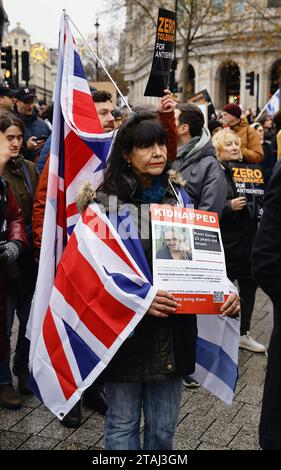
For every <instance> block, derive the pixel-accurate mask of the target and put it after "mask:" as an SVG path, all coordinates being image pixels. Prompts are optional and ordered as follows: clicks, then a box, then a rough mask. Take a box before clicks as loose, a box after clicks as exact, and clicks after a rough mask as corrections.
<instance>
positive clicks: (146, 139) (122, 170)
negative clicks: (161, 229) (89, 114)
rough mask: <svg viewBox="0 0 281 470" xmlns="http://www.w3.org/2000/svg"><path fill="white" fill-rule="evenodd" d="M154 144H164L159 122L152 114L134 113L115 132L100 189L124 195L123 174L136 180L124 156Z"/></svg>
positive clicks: (164, 137)
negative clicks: (136, 149) (134, 149)
mask: <svg viewBox="0 0 281 470" xmlns="http://www.w3.org/2000/svg"><path fill="white" fill-rule="evenodd" d="M155 143H157V144H159V145H164V144H166V135H165V132H164V129H163V127H162V125H161V124H160V122H159V121H157V120H156V119H155V115H154V114H152V113H148V112H137V113H134V114H133V115H132V116H131V117H130V118H129V119H128V120H127V121H126V122H125V123H124V124H122V126H121V127H120V128H119V130H118V132H117V135H116V137H115V140H114V143H113V146H112V150H111V152H110V156H109V158H108V165H107V169H106V172H105V177H104V182H103V184H102V185H101V187H100V189H101V190H102V191H104V192H106V193H108V194H118V195H121V194H124V190H125V188H122V180H123V178H122V177H123V176H124V174H127V175H128V176H131V177H134V178H136V176H135V175H134V173H133V172H132V170H131V168H130V167H129V166H128V163H127V161H126V159H125V156H126V155H129V154H130V153H131V152H132V150H133V148H134V147H136V148H146V147H150V146H151V145H154V144H155Z"/></svg>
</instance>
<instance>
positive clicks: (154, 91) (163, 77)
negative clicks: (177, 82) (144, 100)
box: [144, 8, 176, 97]
mask: <svg viewBox="0 0 281 470" xmlns="http://www.w3.org/2000/svg"><path fill="white" fill-rule="evenodd" d="M175 38H176V15H175V13H174V12H173V11H169V10H164V9H163V8H159V14H158V22H157V30H156V40H155V48H154V55H153V61H152V66H151V71H150V75H149V79H148V83H147V85H146V89H145V92H144V96H159V97H161V96H163V95H164V90H165V89H166V88H168V83H169V76H170V69H171V63H172V60H173V58H174V43H175Z"/></svg>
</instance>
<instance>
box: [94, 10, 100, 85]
mask: <svg viewBox="0 0 281 470" xmlns="http://www.w3.org/2000/svg"><path fill="white" fill-rule="evenodd" d="M99 27H100V24H99V19H98V17H96V22H95V28H96V38H95V39H96V51H97V57H98V56H99ZM96 81H97V82H98V81H99V62H98V60H96Z"/></svg>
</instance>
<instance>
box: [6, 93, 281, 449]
mask: <svg viewBox="0 0 281 470" xmlns="http://www.w3.org/2000/svg"><path fill="white" fill-rule="evenodd" d="M92 97H93V101H94V103H95V106H96V110H97V114H98V117H99V120H100V123H101V126H102V129H103V132H110V131H113V130H116V133H115V134H116V135H115V140H114V143H113V145H112V149H111V152H110V155H109V159H108V164H107V169H106V172H105V177H104V182H103V183H102V185H101V186H100V187H99V188H98V191H97V194H96V201H97V202H98V204H100V205H102V206H104V207H105V206H108V204H107V201H108V197H109V196H110V195H114V196H116V197H117V198H118V200H119V201H120V204H121V205H122V204H125V203H130V204H131V205H132V206H134V207H135V209H136V212H135V214H136V217H141V210H140V208H141V205H142V204H144V203H145V204H148V203H158V204H170V205H176V204H177V203H178V199H177V198H176V196H175V195H176V193H177V191H179V188H180V187H181V188H182V189H181V190H182V191H184V193H185V204H186V205H187V204H192V205H193V206H194V207H195V208H196V209H200V210H204V211H211V212H216V213H217V214H218V216H219V219H220V227H221V235H222V240H223V245H224V251H225V259H226V269H227V275H228V278H229V279H230V280H231V281H233V282H235V281H236V282H237V285H238V288H239V293H240V297H241V337H240V347H241V348H244V349H247V350H249V351H252V352H255V353H265V352H266V348H265V346H264V345H263V344H260V343H259V342H258V341H257V340H256V339H254V338H253V337H252V335H251V334H250V326H251V317H252V313H253V309H254V303H255V294H256V290H257V287H258V285H259V284H260V285H261V286H262V287H263V285H264V284H265V283H266V287H263V288H264V289H265V291H267V292H268V293H269V295H272V299H273V301H274V302H275V305H276V312H277V313H276V315H277V316H278V311H279V310H280V308H279V303H280V301H279V300H280V299H279V297H278V291H277V293H276V294H275V292H273V289H272V286H270V285H267V283H268V281H269V278H270V276H269V278H268V279H266V280H265V281H264V277H263V276H264V275H263V272H260V270H262V269H261V268H260V266H259V263H258V262H257V261H256V260H257V259H258V254H257V253H258V251H257V248H256V251H255V258H254V259H255V269H254V275H253V271H252V247H253V245H254V240H255V238H256V234H257V231H258V223H259V219H258V216H257V214H253V213H252V212H251V211H250V210H249V206H248V201H247V198H246V197H245V196H240V195H239V194H238V191H237V187H236V184H235V180H234V178H233V175H232V170H231V163H233V162H234V163H235V162H244V163H245V164H249V165H251V164H256V165H261V167H262V169H263V172H264V179H265V186H266V187H267V188H268V191H269V193H270V191H271V176H272V173H273V170H274V166H275V163H276V161H277V158H278V157H279V156H281V144H280V145H279V140H281V130H280V129H281V112H279V113H277V114H276V115H275V116H274V118H273V119H272V118H271V117H270V116H268V115H263V116H262V117H261V118H260V120H259V122H253V123H251V124H249V119H248V118H247V117H246V116H243V115H242V111H241V108H240V106H238V105H237V104H235V103H230V104H226V105H225V107H224V108H223V110H222V113H221V116H220V119H216V120H215V119H214V120H211V121H209V123H208V127H207V126H206V125H205V121H204V116H203V114H202V112H201V110H200V109H199V108H198V107H197V106H196V105H195V104H190V103H178V102H176V101H175V100H174V99H173V97H172V95H171V93H170V92H169V91H168V90H165V93H164V96H163V98H161V99H160V100H159V107H158V110H157V111H156V112H149V111H147V108H146V107H138V109H137V110H135V112H133V113H132V115H129V114H128V113H127V112H126V113H125V112H123V110H122V109H119V108H116V107H114V106H113V104H112V97H111V95H110V93H108V92H106V91H93V92H92ZM52 113H53V106H52V104H49V105H47V104H46V103H44V102H42V103H40V105H39V103H38V102H37V100H36V92H35V91H34V90H31V89H29V88H28V87H21V88H19V90H17V91H14V90H10V89H9V87H7V86H6V85H0V267H1V270H0V405H1V406H2V407H4V408H7V409H11V410H13V409H18V408H20V407H21V404H22V395H25V394H30V393H32V392H31V390H30V389H29V387H28V376H29V370H28V356H29V341H28V339H27V338H26V337H25V329H26V324H27V320H28V316H29V311H30V306H31V301H32V296H33V293H34V289H35V284H36V276H37V270H38V262H39V257H40V248H41V239H42V229H43V220H44V211H45V204H46V193H47V184H48V168H49V155H50V145H51V134H52ZM274 127H275V129H276V133H274V130H273V128H274ZM277 167H278V168H279V165H277ZM279 173H280V171H279V172H277V176H275V180H276V178H278V176H279ZM275 180H274V181H275ZM268 199H270V197H268ZM279 202H280V201H279ZM268 206H269V207H270V200H269V201H268V205H267V206H266V208H267V207H268ZM279 206H280V204H279ZM270 215H272V214H270ZM279 225H280V224H279ZM138 226H139V225H138ZM278 228H279V227H277V228H276V232H277V233H278V234H279V232H278ZM262 230H264V231H266V227H264V223H263V224H262ZM261 237H262V235H260V236H258V237H257V239H258V242H256V245H254V246H255V247H257V245H258V243H261V241H260V240H261ZM139 238H140V242H141V244H140V246H142V249H143V252H144V257H145V258H146V261H147V263H148V266H149V268H150V269H151V270H152V259H151V243H152V240H151V239H149V240H142V238H141V234H139ZM279 257H280V252H278V254H277V255H276V257H275V259H274V261H276V260H277V261H278V258H279ZM157 258H162V259H178V260H187V261H190V260H192V250H191V247H190V246H187V244H186V241H184V240H182V236H181V234H179V233H178V232H177V230H176V229H169V230H166V231H165V233H163V247H161V248H160V249H159V250H158V252H157ZM266 269H267V268H266ZM268 269H269V268H268ZM272 269H273V270H274V269H275V268H272ZM277 269H279V267H278V268H276V270H277ZM176 306H177V304H176V301H175V299H174V298H173V296H172V295H171V294H168V293H167V292H165V291H158V292H157V294H156V297H155V299H154V300H153V302H152V304H151V306H150V307H149V309H148V311H147V314H146V315H145V316H144V318H143V320H141V321H140V323H139V325H138V326H137V328H136V330H135V332H134V335H133V336H132V337H130V338H128V339H127V340H125V342H124V344H123V345H122V346H121V348H120V349H119V350H118V352H117V353H116V355H115V356H114V358H113V359H112V361H111V362H110V364H109V366H108V367H107V368H106V370H105V371H104V372H103V373H102V375H101V377H100V379H99V380H98V381H97V383H94V384H93V385H92V386H91V387H89V388H88V389H87V391H86V392H85V393H84V396H83V399H82V401H83V404H84V405H86V406H88V407H90V408H92V409H95V410H98V411H99V412H101V413H102V414H105V416H106V417H105V446H106V449H139V448H140V419H141V411H142V409H143V411H144V416H145V428H144V448H145V449H154V450H155V449H162V450H165V449H166V450H167V449H171V448H172V442H173V435H174V432H175V427H176V423H177V419H178V416H179V409H180V403H181V390H182V384H183V381H184V384H185V385H187V386H192V385H193V386H198V384H197V383H196V382H195V381H194V380H193V379H192V377H191V375H192V373H193V372H194V367H195V344H196V336H197V328H196V316H195V315H177V314H175V309H176ZM222 312H223V313H224V314H225V315H229V316H237V315H238V314H239V313H240V302H239V297H238V295H237V294H236V293H234V292H233V293H231V294H230V296H229V298H228V300H227V301H226V303H225V304H224V305H223V307H222ZM15 314H16V315H17V317H18V320H19V329H18V333H17V345H16V351H15V355H14V358H13V365H12V366H11V349H10V336H11V332H12V326H13V321H14V316H15ZM276 348H279V346H276ZM272 349H273V346H272ZM167 364H173V366H172V367H170V368H167ZM12 373H13V374H14V375H15V376H16V377H17V379H18V389H16V388H15V387H14V386H13V376H12ZM272 374H274V372H273V371H272V368H271V369H270V370H269V371H268V377H269V378H268V381H272ZM268 393H269V392H268V389H267V395H268ZM267 395H266V396H265V402H264V406H265V407H266V406H267V402H268V401H270V400H269V399H268V398H267ZM276 396H277V395H276ZM271 406H273V405H272V403H271ZM273 414H274V409H272V410H271V411H270V413H267V412H265V413H264V416H266V418H265V419H264V420H263V426H262V429H264V427H266V426H267V425H268V423H269V421H270V420H269V417H271V415H273ZM272 419H273V418H272ZM80 423H81V402H79V403H77V404H76V405H75V407H74V408H73V409H72V410H71V411H70V413H69V414H68V415H67V416H66V417H65V418H64V419H63V420H62V424H64V425H65V426H69V427H77V426H79V424H80ZM264 423H266V424H264ZM268 441H270V439H268V440H264V441H262V442H266V444H264V446H265V448H266V446H269V444H268ZM270 442H271V441H270ZM274 442H276V441H274ZM279 442H280V441H279ZM280 444H281V442H280V443H278V444H276V443H275V444H274V445H279V446H280ZM277 448H281V446H280V447H277Z"/></svg>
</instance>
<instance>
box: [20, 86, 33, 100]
mask: <svg viewBox="0 0 281 470" xmlns="http://www.w3.org/2000/svg"><path fill="white" fill-rule="evenodd" d="M35 96H36V93H35V90H34V89H31V88H27V87H24V86H22V87H20V88H19V89H18V91H17V94H16V98H17V99H18V100H20V101H27V100H30V99H31V98H35Z"/></svg>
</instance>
